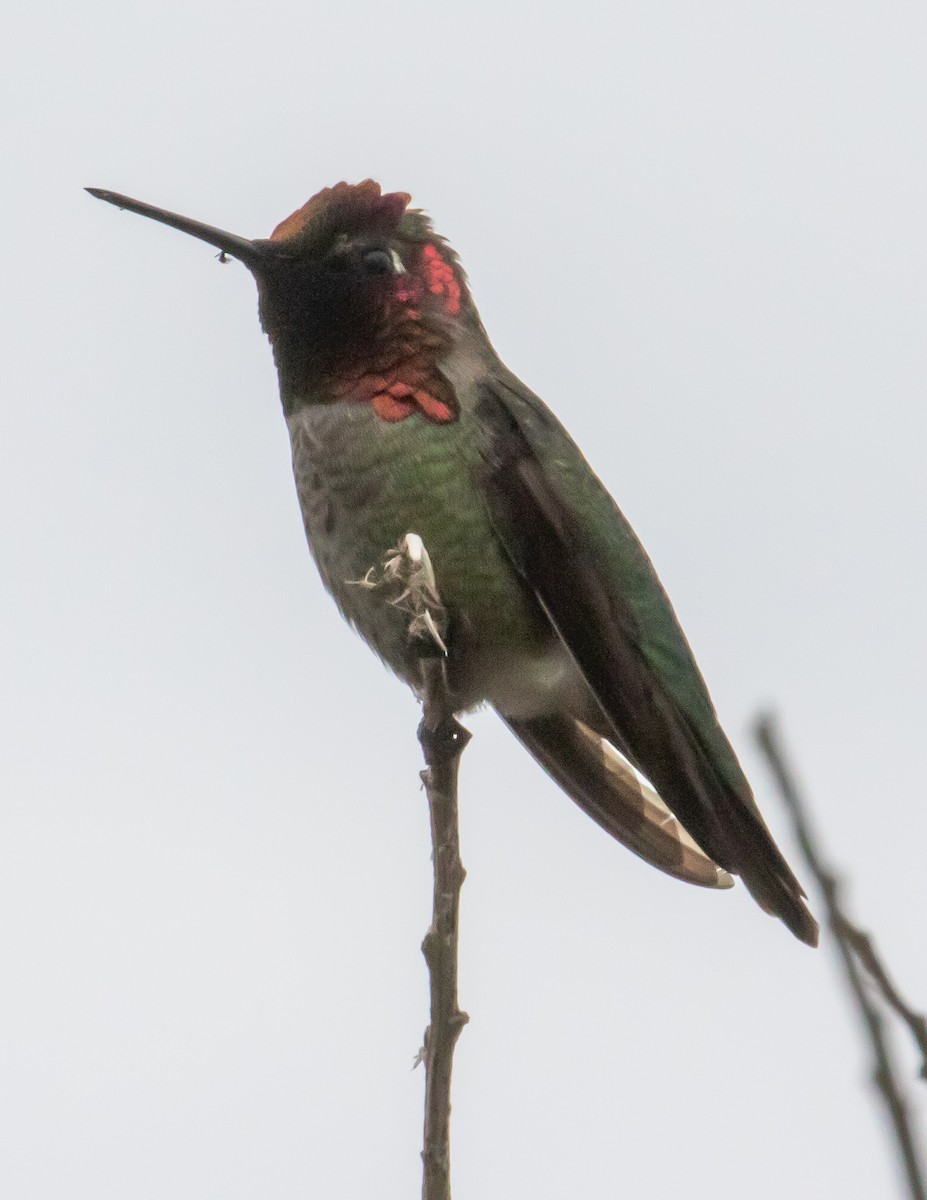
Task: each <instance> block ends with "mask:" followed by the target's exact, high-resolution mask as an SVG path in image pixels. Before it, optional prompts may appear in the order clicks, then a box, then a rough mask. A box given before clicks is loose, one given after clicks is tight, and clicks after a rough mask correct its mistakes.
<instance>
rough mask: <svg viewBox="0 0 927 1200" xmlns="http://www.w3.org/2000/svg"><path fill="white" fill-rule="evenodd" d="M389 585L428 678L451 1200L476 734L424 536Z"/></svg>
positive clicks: (438, 1157) (431, 1073)
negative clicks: (467, 821)
mask: <svg viewBox="0 0 927 1200" xmlns="http://www.w3.org/2000/svg"><path fill="white" fill-rule="evenodd" d="M382 582H383V583H385V584H386V585H387V588H388V590H389V591H390V592H392V596H391V598H390V600H389V602H390V603H391V604H393V605H395V606H396V607H398V608H399V609H401V611H402V612H404V613H405V614H407V615H408V617H409V625H408V629H409V643H410V646H411V647H412V649H413V652H414V653H415V654H416V655H417V656H418V659H419V667H420V672H421V687H420V689H419V694H420V697H421V701H422V723H421V725H420V726H419V731H418V736H419V741H420V742H421V746H422V751H423V753H424V755H425V762H426V764H427V766H426V768H425V770H424V771H422V774H421V778H422V782H423V783H424V785H425V793H426V795H427V797H428V809H429V813H430V816H431V844H432V862H433V864H434V895H433V905H432V918H431V926H430V927H429V929H428V932H427V933H426V934H425V939H424V941H423V942H422V953H423V954H424V956H425V962H426V963H427V964H428V975H429V987H430V991H431V1017H430V1022H429V1025H428V1028H427V1029H426V1030H425V1039H424V1045H423V1047H422V1050H421V1051H420V1053H419V1059H418V1060H417V1061H421V1062H424V1064H425V1128H424V1149H423V1150H422V1163H423V1170H422V1200H450V1198H451V1180H450V1171H451V1149H450V1121H451V1070H452V1068H453V1062H454V1047H455V1045H456V1043H457V1039H458V1037H459V1036H460V1031H461V1030H462V1029H463V1027H464V1025H466V1023H467V1020H468V1017H467V1014H466V1013H464V1012H461V1011H460V1008H459V1007H458V1003H457V937H458V924H459V914H460V889H461V886H462V884H463V881H464V879H465V877H466V872H465V871H464V869H463V865H462V864H461V861H460V834H459V830H458V822H457V775H458V771H459V767H460V756H461V754H462V753H463V750H464V748H465V747H466V745H467V742H469V740H470V734H469V733H468V732H467V730H466V729H464V728H463V726H462V725H460V724H459V723H458V722H457V720H456V718H455V717H454V708H453V702H452V700H451V696H450V692H449V690H448V685H447V673H446V666H447V645H446V642H445V638H446V636H447V614H446V612H445V610H444V607H443V605H442V604H441V597H440V595H439V594H438V589H437V584H436V582H435V576H434V571H433V569H432V565H431V559H430V558H429V556H428V551H427V549H426V547H425V545H424V544H423V542H422V539H421V538H420V537H419V536H418V535H417V534H414V533H409V534H406V536H405V537H404V538H403V540H402V542H401V543H400V545H399V546H398V547H397V548H396V550H394V551H390V557H389V558H388V559H387V560H386V562H385V564H384V567H383V575H382ZM375 586H376V585H375Z"/></svg>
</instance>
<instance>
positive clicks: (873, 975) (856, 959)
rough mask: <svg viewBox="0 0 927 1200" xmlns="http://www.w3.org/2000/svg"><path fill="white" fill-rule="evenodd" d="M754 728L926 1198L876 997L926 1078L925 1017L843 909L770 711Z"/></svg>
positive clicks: (917, 1192) (913, 1188) (913, 1189)
mask: <svg viewBox="0 0 927 1200" xmlns="http://www.w3.org/2000/svg"><path fill="white" fill-rule="evenodd" d="M755 733H756V740H757V742H758V743H759V745H760V748H761V750H762V751H763V753H764V755H765V756H766V759H767V761H768V763H769V766H770V769H771V770H772V773H773V775H774V776H775V779H776V782H777V784H778V785H779V790H780V791H781V793H782V798H783V800H784V801H785V804H786V807H787V808H788V810H789V813H790V815H791V817H792V822H793V824H794V826H795V832H796V834H797V837H798V842H799V845H800V847H801V850H802V853H803V854H804V856H805V859H806V860H807V863H808V866H809V867H810V869H811V872H812V874H813V875H814V877H815V879H816V880H817V883H818V886H819V887H820V889H821V893H822V895H823V897H824V903H825V904H826V906H827V916H828V922H829V924H830V927H831V930H832V932H833V934H834V939H835V941H836V943H837V948H838V950H839V952H840V960H841V962H842V964H843V969H844V973H845V975H846V980H847V985H848V986H849V989H850V992H851V993H852V995H853V999H854V1001H855V1003H856V1008H857V1011H858V1012H859V1015H860V1017H861V1019H862V1022H863V1025H864V1028H865V1030H866V1032H867V1034H868V1037H869V1042H870V1045H871V1047H872V1054H873V1058H874V1069H873V1082H874V1083H875V1085H876V1087H877V1088H878V1090H879V1093H880V1094H881V1096H882V1099H883V1101H884V1103H885V1107H886V1110H887V1112H888V1116H889V1120H890V1121H891V1124H892V1128H893V1129H894V1132H895V1138H896V1141H897V1143H898V1150H899V1153H900V1155H901V1160H902V1165H903V1167H904V1173H905V1179H906V1181H907V1185H908V1191H909V1194H910V1195H911V1197H912V1198H913V1200H927V1185H925V1182H924V1175H923V1171H922V1168H921V1165H920V1155H919V1148H918V1144H917V1138H916V1136H915V1131H914V1129H913V1127H912V1124H911V1119H910V1115H909V1112H908V1104H907V1101H906V1100H905V1095H904V1087H903V1085H902V1083H901V1080H900V1077H899V1072H898V1068H897V1067H896V1066H895V1064H894V1061H893V1058H892V1052H891V1047H890V1046H889V1044H888V1041H887V1039H886V1037H885V1030H884V1028H883V1020H882V1013H881V1011H880V1008H879V1004H878V999H879V998H881V999H882V1001H884V1003H885V1004H886V1005H887V1006H888V1007H889V1008H890V1009H891V1010H892V1011H894V1012H895V1013H897V1014H898V1016H899V1017H901V1019H902V1020H903V1021H904V1023H905V1024H906V1025H907V1026H908V1028H909V1029H910V1031H911V1034H912V1035H913V1037H914V1040H915V1042H916V1043H917V1046H918V1049H919V1051H920V1054H921V1058H922V1063H921V1068H920V1073H921V1076H922V1077H924V1078H927V1022H925V1020H924V1017H923V1016H921V1015H920V1014H919V1013H916V1012H914V1011H913V1010H912V1009H911V1008H909V1007H908V1005H907V1004H905V1002H904V1001H903V1000H902V999H901V997H900V996H899V995H898V992H897V990H896V989H895V987H894V985H893V984H892V982H891V980H890V979H889V976H888V974H887V972H886V970H885V968H884V966H883V965H882V963H881V960H880V959H879V957H878V955H877V954H876V951H875V949H874V947H873V944H872V940H871V938H870V937H869V935H868V934H866V933H863V932H862V931H861V930H860V929H857V928H856V926H855V925H853V923H852V922H851V921H850V919H849V918H848V917H847V915H846V913H845V912H844V911H843V907H842V904H841V900H840V884H839V881H838V879H837V877H836V876H835V875H834V873H833V871H832V870H831V869H830V867H829V866H828V865H827V864H826V863H825V862H824V860H823V858H822V857H821V854H820V851H819V850H818V848H817V844H816V841H815V837H814V834H813V833H812V830H811V823H810V820H809V817H808V813H807V805H806V804H805V802H804V800H803V799H802V798H801V795H800V793H799V791H798V787H797V786H796V784H795V780H794V778H793V776H792V773H791V771H790V769H789V767H788V765H787V763H786V759H785V755H784V754H783V751H782V746H781V742H780V738H779V735H778V733H777V730H776V727H775V722H774V721H773V719H772V717H771V716H769V715H768V714H767V715H764V716H762V717H760V719H759V720H758V721H757V723H756V729H755Z"/></svg>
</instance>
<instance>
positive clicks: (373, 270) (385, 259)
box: [361, 249, 395, 275]
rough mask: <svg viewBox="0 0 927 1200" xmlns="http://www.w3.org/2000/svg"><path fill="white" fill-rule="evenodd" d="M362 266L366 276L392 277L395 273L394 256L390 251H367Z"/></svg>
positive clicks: (362, 259)
mask: <svg viewBox="0 0 927 1200" xmlns="http://www.w3.org/2000/svg"><path fill="white" fill-rule="evenodd" d="M361 266H362V267H363V270H364V274H365V275H392V274H393V271H394V269H395V268H394V265H393V256H392V255H391V254H390V252H389V251H388V250H381V249H376V250H366V251H365V252H364V255H363V257H362V258H361Z"/></svg>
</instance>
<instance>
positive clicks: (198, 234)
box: [85, 188, 289, 271]
mask: <svg viewBox="0 0 927 1200" xmlns="http://www.w3.org/2000/svg"><path fill="white" fill-rule="evenodd" d="M85 190H86V191H88V192H89V193H90V195H91V196H96V198H97V199H98V200H105V201H106V203H107V204H115V205H116V207H117V208H126V209H128V210H129V212H134V213H138V214H139V215H140V216H142V217H151V218H152V220H154V221H160V222H161V224H162V225H170V226H171V227H172V228H173V229H179V230H180V232H181V233H189V234H190V235H191V236H192V237H195V238H199V239H200V241H202V242H208V243H209V244H210V246H216V247H217V248H218V249H219V250H221V251H222V253H223V254H229V255H231V256H232V258H237V259H238V260H239V262H243V263H244V264H245V266H246V267H247V268H248V269H249V270H250V271H260V270H261V268H262V267H263V268H264V269H265V270H266V269H267V268H269V267H270V266H271V265H272V264H274V263H278V262H280V261H281V260H282V259H285V258H287V257H289V256H288V255H287V254H285V253H281V252H280V250H279V249H278V248H277V247H276V246H274V245H273V244H272V243H271V242H268V241H265V240H261V241H253V242H252V241H249V240H248V239H247V238H243V237H238V236H237V235H236V234H234V233H226V232H225V230H224V229H216V228H215V226H213V225H204V224H203V222H202V221H194V220H193V219H192V218H191V217H182V216H180V214H179V213H172V212H168V211H167V209H166V208H155V207H154V205H152V204H144V203H143V202H142V201H141V200H133V199H132V198H131V197H130V196H120V194H119V193H118V192H108V191H106V190H104V189H103V188H86V189H85Z"/></svg>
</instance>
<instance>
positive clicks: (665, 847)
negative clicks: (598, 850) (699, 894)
mask: <svg viewBox="0 0 927 1200" xmlns="http://www.w3.org/2000/svg"><path fill="white" fill-rule="evenodd" d="M503 719H504V720H505V722H506V724H507V725H508V726H509V728H510V729H511V730H512V732H513V733H514V734H515V736H516V737H517V738H518V739H519V741H521V742H522V744H523V745H524V746H525V747H526V748H527V749H528V750H529V751H530V752H531V754H532V755H533V756H534V757H535V758H536V759H537V761H538V762H539V763H540V764H541V766H542V767H543V768H544V770H545V771H547V773H548V774H549V775H550V776H551V777H552V778H553V779H554V780H555V781H556V782H557V783H558V784H559V785H560V786H561V787H562V788H563V790H564V791H565V792H566V793H567V795H568V796H570V797H571V798H572V799H573V800H575V802H576V803H577V804H578V805H579V807H580V808H581V809H583V811H584V812H586V813H588V814H589V816H590V817H592V819H593V820H594V821H596V822H597V823H598V824H599V825H601V827H602V828H603V829H604V830H605V831H606V832H607V833H610V834H611V835H612V837H614V838H616V839H617V840H618V841H619V842H621V843H622V845H624V846H627V848H628V849H629V850H632V851H633V852H634V853H635V854H637V855H639V856H640V857H641V858H643V859H644V860H645V861H646V862H649V863H651V864H652V865H653V866H655V867H658V868H659V869H660V870H661V871H665V872H666V874H667V875H672V876H674V877H675V878H676V879H682V880H683V881H684V882H686V883H694V884H697V885H699V886H700V887H710V888H729V887H732V886H733V884H734V881H733V879H732V878H731V876H730V875H729V874H728V873H727V871H723V870H722V869H721V868H720V867H719V866H718V865H717V864H716V863H715V862H714V861H713V860H712V859H710V858H709V857H708V855H707V854H705V852H704V851H703V850H702V849H701V847H700V846H698V844H697V843H696V842H695V841H694V840H693V839H692V837H690V835H689V834H688V833H687V832H686V830H685V829H684V828H683V827H682V825H680V823H679V821H678V820H677V819H676V818H675V817H674V816H673V814H672V813H671V812H670V810H669V809H668V808H667V807H666V805H665V804H664V803H663V801H662V800H661V799H660V797H659V796H658V795H657V793H656V792H655V791H654V790H653V789H652V788H650V787H648V786H647V785H646V784H645V783H644V782H643V781H642V780H641V779H640V778H639V777H638V775H637V774H636V772H635V771H634V770H633V769H632V768H631V767H630V766H629V765H628V763H627V762H626V761H625V760H624V758H622V757H621V755H620V754H619V753H618V752H617V750H615V748H614V747H613V746H612V745H611V744H610V743H609V742H608V741H607V740H606V739H605V738H603V737H601V736H600V735H599V734H598V733H596V732H595V731H594V730H592V729H590V728H589V726H588V725H585V724H584V723H583V722H582V721H578V720H576V719H575V718H573V717H570V716H561V715H554V716H545V717H532V718H529V719H515V718H511V717H505V718H503Z"/></svg>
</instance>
